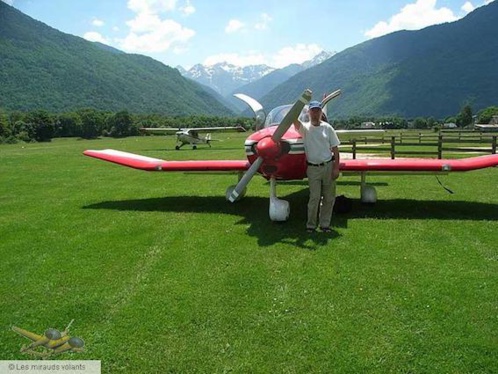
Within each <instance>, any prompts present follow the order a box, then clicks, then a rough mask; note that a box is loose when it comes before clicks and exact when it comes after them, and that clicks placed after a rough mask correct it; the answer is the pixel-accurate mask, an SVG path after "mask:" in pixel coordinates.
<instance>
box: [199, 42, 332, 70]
mask: <svg viewBox="0 0 498 374" xmlns="http://www.w3.org/2000/svg"><path fill="white" fill-rule="evenodd" d="M321 51H323V48H321V47H320V46H318V45H316V44H309V45H305V44H297V45H295V46H292V47H285V48H282V49H281V50H279V51H278V52H277V53H276V54H274V55H264V54H262V53H260V52H258V51H249V52H247V53H244V54H238V53H220V54H217V55H213V56H209V57H208V58H206V59H205V60H204V61H203V62H202V64H203V65H214V64H217V63H219V62H227V63H229V64H232V65H236V66H248V65H260V64H265V65H268V66H271V67H274V68H283V67H286V66H288V65H290V64H301V63H303V62H305V61H308V60H311V59H312V58H313V57H315V56H316V55H317V54H319V53H320V52H321Z"/></svg>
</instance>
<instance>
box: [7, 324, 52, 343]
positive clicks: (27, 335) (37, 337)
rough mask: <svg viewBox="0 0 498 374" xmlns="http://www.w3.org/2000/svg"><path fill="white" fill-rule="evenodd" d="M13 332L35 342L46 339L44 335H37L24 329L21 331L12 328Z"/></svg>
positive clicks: (14, 327) (17, 328)
mask: <svg viewBox="0 0 498 374" xmlns="http://www.w3.org/2000/svg"><path fill="white" fill-rule="evenodd" d="M12 331H15V332H17V333H18V334H19V335H22V336H24V337H25V338H28V339H31V340H32V341H34V342H35V341H37V340H40V339H43V338H44V336H43V335H38V334H35V333H34V332H31V331H28V330H24V329H21V328H19V327H16V326H12Z"/></svg>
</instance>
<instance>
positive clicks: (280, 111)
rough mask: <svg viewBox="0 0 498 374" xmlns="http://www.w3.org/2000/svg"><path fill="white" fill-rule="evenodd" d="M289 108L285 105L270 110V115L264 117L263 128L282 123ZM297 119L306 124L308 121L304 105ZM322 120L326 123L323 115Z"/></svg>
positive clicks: (290, 106)
mask: <svg viewBox="0 0 498 374" xmlns="http://www.w3.org/2000/svg"><path fill="white" fill-rule="evenodd" d="M291 108H292V105H289V104H287V105H281V106H278V107H276V108H274V109H272V110H271V111H270V113H268V115H267V116H266V120H265V123H264V128H266V127H270V126H276V125H278V124H279V123H280V122H282V120H283V119H284V117H285V115H286V114H287V113H288V112H289V110H290V109H291ZM298 118H299V120H300V121H301V122H308V121H309V120H310V119H309V115H308V106H307V105H305V106H304V108H303V109H302V110H301V114H299V117H298ZM322 120H324V121H327V116H326V115H325V113H323V117H322Z"/></svg>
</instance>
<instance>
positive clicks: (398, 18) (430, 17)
mask: <svg viewBox="0 0 498 374" xmlns="http://www.w3.org/2000/svg"><path fill="white" fill-rule="evenodd" d="M457 19H458V17H457V16H456V15H455V14H454V13H453V11H452V10H451V9H449V8H446V7H440V8H437V7H436V0H417V1H416V2H415V3H412V4H408V5H406V6H405V7H403V8H402V9H401V11H400V12H399V13H398V14H396V15H394V16H392V17H391V18H390V19H389V21H388V22H386V21H382V22H379V23H377V24H376V25H375V26H374V27H373V28H372V29H370V30H368V31H366V32H365V36H367V37H369V38H375V37H378V36H382V35H385V34H389V33H391V32H394V31H398V30H419V29H421V28H424V27H426V26H430V25H435V24H439V23H444V22H452V21H456V20H457Z"/></svg>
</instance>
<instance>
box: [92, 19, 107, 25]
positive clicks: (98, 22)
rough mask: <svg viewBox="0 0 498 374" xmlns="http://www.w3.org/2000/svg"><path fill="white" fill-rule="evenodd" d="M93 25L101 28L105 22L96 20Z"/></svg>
mask: <svg viewBox="0 0 498 374" xmlns="http://www.w3.org/2000/svg"><path fill="white" fill-rule="evenodd" d="M92 25H93V26H97V27H101V26H104V21H102V20H100V19H98V18H94V19H93V20H92Z"/></svg>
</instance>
